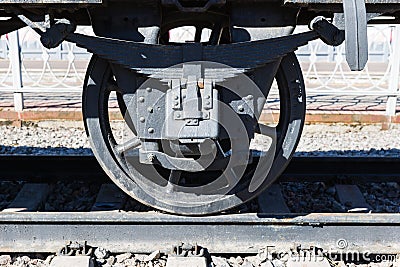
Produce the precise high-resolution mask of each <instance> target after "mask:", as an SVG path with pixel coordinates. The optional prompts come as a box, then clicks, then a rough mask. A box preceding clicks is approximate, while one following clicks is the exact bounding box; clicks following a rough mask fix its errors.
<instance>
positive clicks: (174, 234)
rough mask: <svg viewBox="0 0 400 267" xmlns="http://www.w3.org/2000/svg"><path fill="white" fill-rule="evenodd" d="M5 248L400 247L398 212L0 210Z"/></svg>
mask: <svg viewBox="0 0 400 267" xmlns="http://www.w3.org/2000/svg"><path fill="white" fill-rule="evenodd" d="M0 232H1V241H2V242H0V251H1V252H35V253H38V252H55V251H56V250H57V249H58V248H60V247H63V246H64V245H65V242H66V240H72V241H78V242H79V243H83V241H86V242H87V245H89V246H95V247H97V246H101V247H104V248H107V249H109V250H111V251H112V252H126V251H130V252H135V253H150V252H152V251H154V250H161V251H164V252H167V253H168V252H170V249H171V247H173V246H176V244H179V243H181V242H184V243H185V244H198V245H200V246H202V247H205V248H207V249H208V251H209V252H210V253H241V254H246V253H257V252H258V251H259V249H262V248H264V249H265V248H267V247H268V248H269V249H271V250H272V251H278V252H279V251H283V252H284V251H288V250H289V249H290V248H293V249H296V248H298V247H301V248H305V249H307V248H310V247H317V248H322V249H324V250H328V251H331V252H332V251H333V252H335V251H336V252H338V253H340V252H341V251H343V250H341V249H339V248H338V247H337V242H338V241H339V240H345V242H347V247H346V248H345V250H344V251H350V252H354V253H356V252H359V253H363V252H364V253H365V252H367V253H387V254H389V253H393V254H396V253H397V254H399V253H400V243H399V242H400V214H373V215H372V214H345V213H344V214H343V213H338V214H308V215H305V214H303V215H301V214H298V215H297V214H290V215H284V214H280V215H273V214H237V215H219V216H212V217H200V218H199V217H182V216H174V215H167V214H162V213H155V212H147V213H140V212H90V213H88V212H81V213H57V212H52V213H0Z"/></svg>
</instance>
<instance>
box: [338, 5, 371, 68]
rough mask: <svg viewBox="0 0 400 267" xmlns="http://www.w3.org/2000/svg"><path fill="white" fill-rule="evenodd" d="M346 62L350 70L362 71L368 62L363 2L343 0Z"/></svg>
mask: <svg viewBox="0 0 400 267" xmlns="http://www.w3.org/2000/svg"><path fill="white" fill-rule="evenodd" d="M343 10H344V20H345V38H346V60H347V63H348V64H349V67H350V69H351V70H362V69H364V67H365V65H366V64H367V61H368V37H367V11H366V8H365V2H364V0H343Z"/></svg>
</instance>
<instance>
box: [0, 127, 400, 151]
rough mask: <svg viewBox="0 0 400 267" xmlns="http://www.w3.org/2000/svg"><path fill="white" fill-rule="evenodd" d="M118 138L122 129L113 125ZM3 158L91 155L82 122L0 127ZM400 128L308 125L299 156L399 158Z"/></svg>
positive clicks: (0, 149) (0, 145) (299, 149)
mask: <svg viewBox="0 0 400 267" xmlns="http://www.w3.org/2000/svg"><path fill="white" fill-rule="evenodd" d="M113 129H114V130H115V131H114V133H115V135H116V136H117V138H121V136H122V134H123V126H122V124H121V123H119V122H116V123H114V124H113ZM0 133H1V135H0V154H33V155H43V154H49V155H71V154H80V155H90V154H92V152H91V150H90V146H89V142H88V141H87V137H86V134H85V130H84V127H83V123H82V122H71V121H65V122H56V121H44V122H38V123H32V124H31V125H23V126H22V127H16V126H11V125H2V126H0ZM399 136H400V125H397V124H394V125H393V126H392V129H390V130H381V125H380V124H379V125H354V126H352V125H350V126H349V125H341V124H331V125H325V124H317V125H305V127H304V131H303V134H302V138H301V140H300V143H299V146H298V148H297V152H296V156H342V157H351V156H370V157H399V156H400V138H398V137H399Z"/></svg>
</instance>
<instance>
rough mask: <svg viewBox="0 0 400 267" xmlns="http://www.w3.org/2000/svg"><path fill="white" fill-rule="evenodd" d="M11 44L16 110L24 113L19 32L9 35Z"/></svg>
mask: <svg viewBox="0 0 400 267" xmlns="http://www.w3.org/2000/svg"><path fill="white" fill-rule="evenodd" d="M8 37H9V44H10V61H11V66H12V76H13V87H14V90H15V92H14V109H15V111H18V112H20V111H22V110H23V109H24V95H23V93H22V92H21V89H22V70H21V48H20V45H19V36H18V31H13V32H11V33H9V34H8Z"/></svg>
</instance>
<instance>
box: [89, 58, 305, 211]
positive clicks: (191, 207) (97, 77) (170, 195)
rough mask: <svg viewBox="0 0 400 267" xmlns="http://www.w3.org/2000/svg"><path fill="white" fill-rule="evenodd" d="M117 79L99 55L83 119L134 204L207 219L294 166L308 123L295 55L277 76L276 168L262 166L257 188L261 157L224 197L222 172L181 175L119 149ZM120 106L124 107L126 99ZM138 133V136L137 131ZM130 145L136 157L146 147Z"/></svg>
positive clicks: (97, 153) (254, 193)
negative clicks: (112, 103)
mask: <svg viewBox="0 0 400 267" xmlns="http://www.w3.org/2000/svg"><path fill="white" fill-rule="evenodd" d="M132 75H135V74H132ZM113 79H115V78H114V75H113V72H112V67H111V65H110V64H109V63H108V62H107V61H105V60H103V59H100V58H98V57H97V56H93V57H92V59H91V62H90V64H89V67H88V71H87V74H86V79H85V83H84V91H83V117H84V123H85V127H86V133H87V135H88V138H89V142H90V144H91V146H92V150H93V153H94V155H95V156H96V158H97V160H98V161H99V163H100V165H101V166H102V168H103V169H104V171H105V172H106V173H107V174H108V175H109V176H110V178H111V179H112V180H113V182H114V183H116V184H117V185H118V186H119V187H120V188H121V189H122V190H123V191H125V192H126V193H127V194H128V195H130V196H131V197H133V198H134V199H136V200H138V201H140V202H142V203H144V204H146V205H148V206H152V207H154V208H157V209H160V210H164V211H167V212H171V213H176V214H189V215H204V214H212V213H218V212H221V211H224V210H227V209H230V208H232V207H235V206H238V205H240V204H243V203H244V202H246V201H249V200H250V199H252V198H254V197H256V196H257V195H258V194H259V193H261V192H262V191H263V190H264V189H266V188H267V187H268V186H269V185H271V184H272V183H273V182H274V181H275V180H276V179H277V177H278V176H279V175H280V174H281V172H282V171H283V170H284V168H285V167H286V165H287V164H288V163H289V161H290V159H291V157H292V155H293V153H294V151H295V148H296V146H297V143H298V141H299V139H300V135H301V132H302V127H303V123H304V118H305V92H304V82H303V78H302V72H301V69H300V66H299V63H298V61H297V59H296V56H295V55H294V54H293V53H291V54H289V55H287V56H286V57H284V58H283V59H282V61H281V63H280V66H279V69H278V71H277V74H276V76H275V80H276V82H277V85H278V88H279V95H280V116H279V122H278V124H277V125H276V127H274V129H273V131H274V132H276V136H275V143H276V148H275V149H274V152H273V155H272V157H271V159H270V162H271V165H270V167H269V168H267V169H265V170H264V169H263V168H262V166H261V171H263V173H262V174H261V176H262V177H261V178H262V179H261V180H259V181H258V182H257V183H258V184H257V186H255V187H254V186H253V189H251V187H252V186H251V181H252V177H253V176H254V174H255V173H256V172H257V171H258V172H259V170H260V169H257V168H258V167H257V165H259V164H257V163H258V160H257V157H256V156H255V157H254V160H253V161H252V162H249V163H248V164H247V165H246V166H245V169H244V172H243V174H242V175H241V176H240V177H239V178H238V180H237V183H235V185H234V186H233V188H231V189H230V190H229V191H228V192H225V193H224V194H221V192H222V191H220V190H219V188H218V186H221V185H219V184H218V183H217V182H216V181H215V179H216V178H215V177H218V175H219V173H220V172H219V171H218V170H204V171H198V172H187V171H176V170H169V169H166V168H164V167H161V166H156V165H151V164H150V165H149V164H141V163H138V162H137V160H136V162H135V160H133V163H132V162H131V161H129V160H127V158H126V157H125V156H124V153H121V151H120V149H119V148H121V144H118V142H117V141H116V138H115V136H114V133H113V131H112V130H111V129H112V127H111V125H110V119H109V115H108V112H109V107H108V101H109V97H110V93H111V91H112V90H113V86H110V83H112V81H113ZM119 102H120V104H121V97H119ZM127 108H129V106H127V107H122V108H121V110H126V109H127ZM128 124H131V122H128ZM127 128H128V129H129V128H132V127H127ZM257 129H258V132H259V133H260V134H261V135H263V134H266V132H268V131H270V130H271V127H269V126H267V125H263V124H259V125H258V127H257ZM263 129H267V131H264V130H263ZM131 130H132V129H131ZM132 132H133V133H134V134H136V131H135V130H134V129H133V130H132ZM221 143H222V142H221ZM228 143H229V141H228ZM130 146H131V148H132V149H131V150H132V151H133V152H132V151H130V152H131V154H132V155H134V154H135V153H134V151H135V149H137V148H136V147H140V142H137V141H135V142H133V144H130ZM227 146H228V147H229V144H228V145H227ZM232 146H233V145H232ZM232 151H233V148H232ZM253 152H254V151H253ZM233 153H234V152H232V154H233ZM254 154H256V153H254ZM224 171H228V172H229V171H231V172H234V168H233V167H232V168H231V169H229V165H228V170H226V169H225V170H224ZM258 175H259V176H260V174H258ZM155 176H157V177H155ZM228 182H229V181H228ZM199 183H200V184H202V185H204V187H202V188H203V191H202V190H200V191H199V190H194V189H193V188H198V187H197V185H198V184H199ZM207 186H208V188H209V187H210V186H211V187H214V188H215V190H211V191H210V190H208V191H207V190H205V189H204V188H207ZM223 187H224V186H221V188H223Z"/></svg>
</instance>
